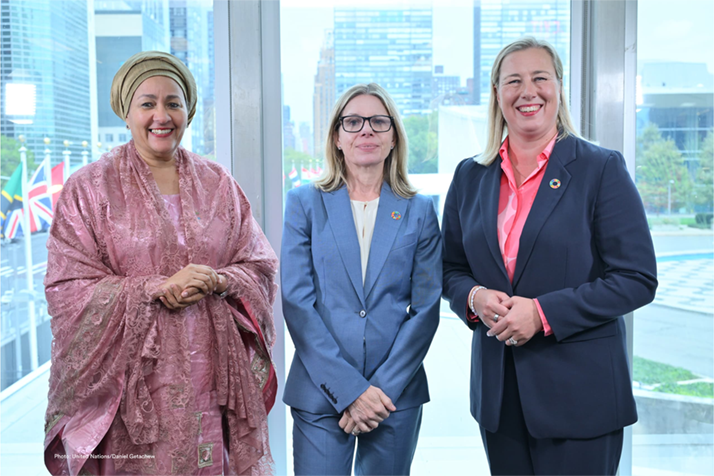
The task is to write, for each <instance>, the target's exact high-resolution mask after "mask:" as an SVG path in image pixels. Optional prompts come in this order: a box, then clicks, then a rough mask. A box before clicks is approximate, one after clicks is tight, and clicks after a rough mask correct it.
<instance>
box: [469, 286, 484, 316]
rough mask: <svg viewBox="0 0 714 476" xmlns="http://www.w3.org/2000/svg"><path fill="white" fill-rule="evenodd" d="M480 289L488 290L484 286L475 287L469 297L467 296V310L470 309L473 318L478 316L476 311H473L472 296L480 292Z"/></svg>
mask: <svg viewBox="0 0 714 476" xmlns="http://www.w3.org/2000/svg"><path fill="white" fill-rule="evenodd" d="M482 289H488V288H487V287H486V286H476V287H475V288H474V289H472V290H471V296H469V308H470V309H471V312H472V313H473V315H474V316H478V313H477V312H476V309H474V296H476V293H477V292H479V291H481V290H482Z"/></svg>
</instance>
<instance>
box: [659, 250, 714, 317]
mask: <svg viewBox="0 0 714 476" xmlns="http://www.w3.org/2000/svg"><path fill="white" fill-rule="evenodd" d="M657 274H658V276H659V287H658V288H657V296H656V297H655V300H654V303H655V304H660V305H662V306H667V307H673V308H676V309H682V310H684V311H692V312H699V313H703V314H713V313H714V259H712V255H711V253H709V254H708V255H706V254H679V255H665V256H662V257H658V259H657Z"/></svg>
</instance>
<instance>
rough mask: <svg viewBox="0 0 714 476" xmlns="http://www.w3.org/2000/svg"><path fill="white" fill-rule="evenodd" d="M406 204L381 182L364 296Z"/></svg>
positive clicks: (384, 258)
mask: <svg viewBox="0 0 714 476" xmlns="http://www.w3.org/2000/svg"><path fill="white" fill-rule="evenodd" d="M408 204H409V200H407V199H405V198H402V197H398V196H396V195H395V194H394V192H392V188H391V187H390V186H389V185H388V184H387V182H384V183H383V184H382V191H381V193H380V195H379V207H378V208H377V219H376V220H375V222H374V235H372V244H371V245H370V249H369V261H368V262H367V273H366V277H365V280H364V295H365V297H367V296H369V293H370V291H372V287H373V286H374V283H375V282H376V281H377V277H378V276H379V273H380V272H381V271H382V268H383V267H384V263H385V262H386V261H387V256H389V252H390V251H391V249H392V245H393V244H394V240H395V239H396V237H397V232H398V231H399V228H400V227H401V226H402V223H403V222H404V218H405V216H406V213H407V208H408ZM393 212H396V213H395V214H394V216H395V217H397V216H399V217H400V218H399V219H395V218H393V217H392V213H393ZM397 213H398V214H399V215H397ZM353 228H354V225H353Z"/></svg>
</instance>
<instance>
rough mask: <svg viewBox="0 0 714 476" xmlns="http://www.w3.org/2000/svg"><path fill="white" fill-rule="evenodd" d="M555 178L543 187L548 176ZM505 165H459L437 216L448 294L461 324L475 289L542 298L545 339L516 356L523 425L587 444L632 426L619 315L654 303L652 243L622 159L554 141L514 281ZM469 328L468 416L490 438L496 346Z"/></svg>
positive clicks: (496, 403) (498, 387)
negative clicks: (506, 235) (506, 230)
mask: <svg viewBox="0 0 714 476" xmlns="http://www.w3.org/2000/svg"><path fill="white" fill-rule="evenodd" d="M552 179H558V180H559V181H560V186H557V182H556V183H554V185H553V186H551V180H552ZM500 182H501V159H500V157H498V158H497V159H496V160H495V161H494V162H493V163H491V164H490V165H489V166H483V165H480V164H478V163H476V162H475V161H474V160H473V159H466V160H464V161H463V162H461V163H460V164H459V166H458V167H457V169H456V173H455V175H454V180H453V182H452V185H451V188H450V189H449V193H448V195H447V198H446V203H445V208H444V217H443V225H442V227H443V236H444V297H445V298H446V299H448V300H449V301H450V302H451V308H452V309H453V310H454V312H455V313H457V314H458V315H459V316H460V317H461V318H462V319H463V320H464V321H466V307H467V296H468V293H469V291H470V290H471V288H472V287H473V286H475V285H483V286H486V287H488V288H490V289H496V290H500V291H503V292H505V293H507V294H508V295H517V296H523V297H527V298H538V301H539V303H540V305H541V307H542V309H543V312H544V314H545V316H546V318H547V319H548V323H549V324H550V326H551V328H552V330H553V335H550V336H548V337H545V336H544V334H543V332H540V333H538V334H536V335H535V336H534V337H533V339H531V340H530V341H529V342H527V343H526V344H525V345H523V346H522V347H517V348H514V349H513V358H514V363H515V367H516V375H517V378H518V388H519V393H520V398H521V402H522V406H523V413H524V416H525V421H526V425H527V426H528V430H529V432H530V433H531V435H532V436H534V437H536V438H591V437H595V436H599V435H603V434H605V433H608V432H610V431H614V430H616V429H619V428H623V427H624V426H626V425H630V424H632V423H634V422H635V421H637V411H636V407H635V401H634V398H633V396H632V384H631V379H630V375H629V371H628V365H627V352H626V345H625V324H624V319H623V317H622V316H623V314H625V313H628V312H631V311H633V310H635V309H637V308H638V307H640V306H643V305H645V304H647V303H649V302H651V301H652V300H653V299H654V294H655V289H656V287H657V278H656V263H655V255H654V249H653V246H652V239H651V236H650V232H649V230H648V226H647V220H646V218H645V213H644V209H643V207H642V200H641V199H640V196H639V194H638V193H637V190H636V188H635V186H634V184H633V183H632V180H631V179H630V176H629V174H628V172H627V169H626V167H625V161H624V159H623V157H622V155H621V154H620V153H619V152H616V151H612V150H606V149H603V148H601V147H598V146H596V145H593V144H591V143H589V142H587V141H584V140H582V139H578V138H574V137H568V138H565V139H563V140H561V141H559V142H557V143H556V144H555V147H554V149H553V152H552V154H551V156H550V160H549V162H548V165H547V168H546V170H545V175H544V177H543V181H542V183H541V185H540V187H539V189H538V193H537V195H536V198H535V201H534V202H533V206H532V208H531V211H530V214H529V215H528V218H527V220H526V223H525V225H524V227H523V233H522V235H521V239H520V246H519V249H518V258H517V261H516V269H515V273H514V277H513V282H511V281H510V280H509V279H508V275H507V274H506V269H505V266H504V263H503V258H502V257H501V251H500V249H499V246H498V239H497V236H498V235H497V218H498V201H499V190H500ZM467 324H468V325H469V327H471V328H472V329H473V330H474V333H473V341H472V362H471V412H472V414H473V416H474V418H476V420H478V422H479V423H480V424H481V425H482V426H483V427H485V428H486V429H488V430H489V431H492V432H495V431H496V430H497V429H498V425H499V415H500V408H501V401H502V394H503V365H504V348H505V346H504V344H503V343H502V342H499V341H498V340H497V339H495V338H493V337H487V336H486V331H487V330H488V328H487V327H486V326H485V325H484V324H482V323H477V324H473V323H469V322H467Z"/></svg>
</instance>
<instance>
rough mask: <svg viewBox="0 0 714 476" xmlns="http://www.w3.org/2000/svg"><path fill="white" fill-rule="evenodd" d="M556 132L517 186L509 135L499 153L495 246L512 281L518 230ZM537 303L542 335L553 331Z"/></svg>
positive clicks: (529, 204)
mask: <svg viewBox="0 0 714 476" xmlns="http://www.w3.org/2000/svg"><path fill="white" fill-rule="evenodd" d="M556 138H557V135H556V136H555V137H553V140H551V141H550V142H549V143H548V145H547V146H546V147H545V149H544V150H543V152H541V153H540V154H539V155H538V158H537V162H538V166H537V167H536V168H535V170H534V171H533V172H531V174H530V175H529V176H528V177H527V178H526V179H525V180H524V181H523V183H521V186H520V188H519V187H517V186H516V179H515V177H514V175H513V165H512V164H511V160H510V159H509V157H508V137H506V140H504V141H503V144H502V145H501V149H500V150H499V154H500V155H501V158H502V159H503V160H502V161H501V170H503V173H502V174H501V190H500V195H499V200H498V246H499V248H500V249H501V255H502V256H503V264H504V265H505V266H506V272H507V273H508V279H510V280H511V281H513V275H514V273H515V272H516V258H517V257H518V248H519V246H520V243H521V233H522V232H523V226H524V225H525V224H526V219H527V218H528V214H529V213H530V211H531V207H532V206H533V201H534V200H535V197H536V194H537V193H538V187H540V183H541V182H542V181H543V174H544V173H545V169H546V165H548V159H549V158H550V154H551V152H553V147H554V146H555V140H556ZM535 303H536V307H537V308H538V314H539V315H540V320H541V322H542V323H543V330H544V332H545V335H550V334H552V330H551V328H550V325H549V324H548V320H547V319H546V317H545V314H544V313H543V310H542V309H541V307H540V304H539V303H538V300H537V299H535Z"/></svg>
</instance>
